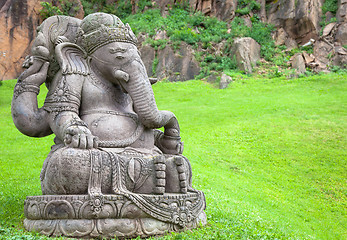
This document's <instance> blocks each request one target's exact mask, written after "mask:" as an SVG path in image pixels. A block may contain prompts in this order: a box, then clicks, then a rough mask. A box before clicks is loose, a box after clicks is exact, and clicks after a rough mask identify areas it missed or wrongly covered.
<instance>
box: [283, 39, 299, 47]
mask: <svg viewBox="0 0 347 240" xmlns="http://www.w3.org/2000/svg"><path fill="white" fill-rule="evenodd" d="M284 45H286V47H287V49H288V50H292V49H294V48H297V47H298V44H297V43H296V41H295V40H294V39H293V38H291V37H288V38H287V39H286V41H285V42H284Z"/></svg>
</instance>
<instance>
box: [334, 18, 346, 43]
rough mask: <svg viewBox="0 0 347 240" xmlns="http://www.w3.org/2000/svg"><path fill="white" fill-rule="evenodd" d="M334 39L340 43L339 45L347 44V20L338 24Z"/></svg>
mask: <svg viewBox="0 0 347 240" xmlns="http://www.w3.org/2000/svg"><path fill="white" fill-rule="evenodd" d="M335 41H336V42H339V43H341V45H347V22H345V23H342V24H340V26H339V27H338V28H337V32H336V35H335Z"/></svg>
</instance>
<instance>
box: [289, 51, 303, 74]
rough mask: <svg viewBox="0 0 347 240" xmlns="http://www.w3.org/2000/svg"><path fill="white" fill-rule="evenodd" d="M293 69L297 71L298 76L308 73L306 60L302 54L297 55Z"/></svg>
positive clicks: (294, 58)
mask: <svg viewBox="0 0 347 240" xmlns="http://www.w3.org/2000/svg"><path fill="white" fill-rule="evenodd" d="M291 61H292V68H293V69H295V70H296V72H297V73H298V74H303V73H305V72H306V67H305V60H304V57H303V56H302V54H301V53H297V54H295V55H294V56H293V57H292V59H291Z"/></svg>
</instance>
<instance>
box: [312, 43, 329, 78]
mask: <svg viewBox="0 0 347 240" xmlns="http://www.w3.org/2000/svg"><path fill="white" fill-rule="evenodd" d="M313 55H314V56H315V58H316V59H315V62H316V63H317V69H316V70H317V71H318V72H319V71H322V70H326V69H327V65H329V64H330V62H331V59H330V58H332V57H333V55H334V46H333V45H332V44H330V43H329V42H327V41H323V40H321V41H317V42H316V44H315V45H314V48H313Z"/></svg>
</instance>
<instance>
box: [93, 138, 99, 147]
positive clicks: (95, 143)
mask: <svg viewBox="0 0 347 240" xmlns="http://www.w3.org/2000/svg"><path fill="white" fill-rule="evenodd" d="M98 146H99V139H98V138H97V137H93V147H94V148H97V147H98Z"/></svg>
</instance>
